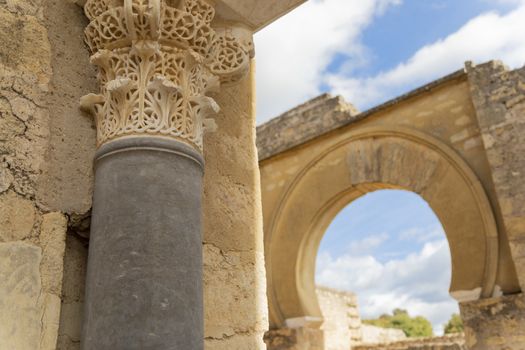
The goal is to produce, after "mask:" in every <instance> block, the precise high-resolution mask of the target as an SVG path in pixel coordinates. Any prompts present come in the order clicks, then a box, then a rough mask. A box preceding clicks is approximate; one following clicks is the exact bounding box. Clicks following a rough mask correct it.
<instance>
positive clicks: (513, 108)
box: [467, 62, 525, 291]
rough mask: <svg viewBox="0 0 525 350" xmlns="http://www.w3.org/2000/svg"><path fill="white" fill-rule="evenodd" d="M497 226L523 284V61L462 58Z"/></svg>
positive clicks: (524, 276) (524, 170)
mask: <svg viewBox="0 0 525 350" xmlns="http://www.w3.org/2000/svg"><path fill="white" fill-rule="evenodd" d="M467 71H468V78H469V83H470V89H471V94H472V102H473V104H474V106H475V108H476V116H477V118H478V122H479V127H480V131H481V136H482V139H483V145H484V147H485V150H486V154H487V160H488V162H489V165H490V168H491V172H492V181H493V183H494V188H495V190H496V194H497V196H498V203H497V206H498V207H499V208H496V209H499V210H500V211H501V215H502V218H503V226H504V227H502V230H501V232H500V234H502V235H506V236H507V238H508V241H509V245H510V251H511V253H512V260H513V261H514V265H515V267H516V273H517V275H518V280H519V283H520V287H521V290H522V291H524V290H525V205H523V203H524V201H525V185H524V181H523V175H524V174H525V157H524V154H525V99H524V97H523V96H524V94H525V67H523V68H520V69H516V70H508V69H507V68H506V67H505V66H504V65H503V64H502V63H501V62H489V63H486V64H483V65H479V66H473V65H472V64H471V63H468V64H467Z"/></svg>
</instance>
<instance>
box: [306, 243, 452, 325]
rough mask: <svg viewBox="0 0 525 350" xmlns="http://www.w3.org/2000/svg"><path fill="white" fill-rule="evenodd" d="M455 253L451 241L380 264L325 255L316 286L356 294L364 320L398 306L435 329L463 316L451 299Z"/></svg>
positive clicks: (320, 261)
mask: <svg viewBox="0 0 525 350" xmlns="http://www.w3.org/2000/svg"><path fill="white" fill-rule="evenodd" d="M450 264H451V263H450V252H449V248H448V243H447V241H446V240H444V239H443V240H436V241H432V242H427V243H426V244H425V245H424V246H423V248H422V249H421V251H419V252H417V253H414V254H410V255H408V256H406V257H405V258H404V259H395V260H390V261H388V262H386V263H381V262H380V261H378V260H377V259H376V258H374V257H373V256H371V255H356V254H351V253H350V254H345V255H342V256H340V257H336V258H334V257H332V256H331V255H330V254H329V253H328V252H322V253H321V254H319V257H318V259H317V273H316V283H317V284H319V285H324V286H328V287H332V288H336V289H342V290H350V291H353V292H355V293H357V295H358V298H359V307H360V312H361V315H362V317H364V318H371V317H377V316H379V315H381V314H383V313H388V312H391V311H392V310H393V309H395V308H403V309H407V310H408V311H409V313H410V314H412V315H422V316H425V317H427V318H428V319H429V320H430V321H431V322H432V324H433V325H434V331H435V332H436V333H439V332H441V331H442V325H443V324H444V323H445V322H447V321H448V319H449V318H450V315H451V314H452V313H454V312H458V308H457V303H456V301H455V300H453V299H452V298H451V297H450V296H449V295H448V288H449V284H450V271H451V266H450Z"/></svg>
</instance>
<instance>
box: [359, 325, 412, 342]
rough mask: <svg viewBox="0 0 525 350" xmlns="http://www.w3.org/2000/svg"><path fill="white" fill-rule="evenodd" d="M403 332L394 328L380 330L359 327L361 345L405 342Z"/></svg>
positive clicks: (364, 326)
mask: <svg viewBox="0 0 525 350" xmlns="http://www.w3.org/2000/svg"><path fill="white" fill-rule="evenodd" d="M406 338H407V337H406V335H405V332H403V331H402V330H400V329H394V328H381V327H376V326H371V325H368V324H363V325H362V326H361V339H360V342H361V343H366V344H374V343H375V344H377V343H389V342H397V341H402V340H406Z"/></svg>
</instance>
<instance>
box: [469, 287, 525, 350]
mask: <svg viewBox="0 0 525 350" xmlns="http://www.w3.org/2000/svg"><path fill="white" fill-rule="evenodd" d="M460 311H461V318H462V319H463V324H464V326H465V337H466V345H467V346H468V349H469V350H502V349H503V350H522V349H524V348H525V297H524V295H523V294H516V295H509V296H503V297H499V298H491V299H483V300H478V301H472V302H467V303H460Z"/></svg>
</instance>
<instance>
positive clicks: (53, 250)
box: [40, 213, 67, 295]
mask: <svg viewBox="0 0 525 350" xmlns="http://www.w3.org/2000/svg"><path fill="white" fill-rule="evenodd" d="M66 231H67V219H66V217H65V216H64V215H63V214H62V213H49V214H46V215H44V216H43V219H42V226H41V229H40V244H41V246H42V249H43V254H42V267H41V271H42V287H43V289H44V291H46V292H50V293H53V294H55V295H60V294H61V291H62V276H63V272H64V252H65V249H66Z"/></svg>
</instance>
